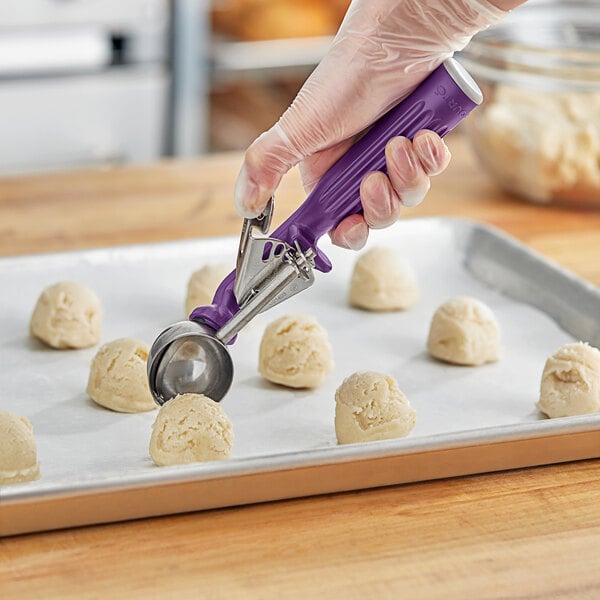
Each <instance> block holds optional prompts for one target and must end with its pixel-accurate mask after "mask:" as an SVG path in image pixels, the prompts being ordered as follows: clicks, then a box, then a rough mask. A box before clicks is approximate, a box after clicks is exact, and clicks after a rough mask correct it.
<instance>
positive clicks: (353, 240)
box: [329, 214, 369, 250]
mask: <svg viewBox="0 0 600 600" xmlns="http://www.w3.org/2000/svg"><path fill="white" fill-rule="evenodd" d="M329 237H330V238H331V241H332V242H333V243H334V244H335V245H336V246H340V247H341V248H348V249H349V250H360V249H361V248H363V247H364V245H365V244H366V243H367V239H368V237H369V226H368V225H367V223H366V221H365V219H364V217H363V216H362V215H360V214H356V215H350V216H349V217H346V218H345V219H344V220H343V221H341V222H340V223H339V224H338V226H337V227H336V228H335V229H333V230H332V231H330V232H329Z"/></svg>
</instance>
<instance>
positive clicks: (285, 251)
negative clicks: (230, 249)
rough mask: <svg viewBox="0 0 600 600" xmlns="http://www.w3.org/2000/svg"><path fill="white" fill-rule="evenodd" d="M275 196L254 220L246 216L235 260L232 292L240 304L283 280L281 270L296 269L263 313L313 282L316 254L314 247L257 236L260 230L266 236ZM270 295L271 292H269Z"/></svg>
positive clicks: (268, 301)
mask: <svg viewBox="0 0 600 600" xmlns="http://www.w3.org/2000/svg"><path fill="white" fill-rule="evenodd" d="M272 214H273V198H270V199H269V202H268V204H267V206H266V208H265V210H264V211H263V212H262V213H261V214H260V215H258V216H257V217H255V218H253V219H244V223H243V225H242V233H241V235H240V245H239V248H238V257H237V263H236V277H235V284H234V287H233V292H234V294H235V298H236V300H237V303H238V305H239V306H240V307H243V306H244V305H246V304H247V303H248V302H249V301H250V300H251V299H252V298H254V297H256V296H258V295H260V294H261V290H265V289H266V288H268V287H269V288H270V287H271V286H269V285H268V284H269V283H270V282H273V280H275V279H281V275H282V270H285V271H289V270H290V266H291V267H293V268H294V270H295V272H296V277H294V278H293V279H291V278H290V277H288V278H287V280H288V283H287V284H286V285H285V286H284V287H283V288H282V289H280V290H278V291H277V294H276V295H275V296H274V297H270V298H267V297H266V298H265V303H264V306H262V305H261V307H260V311H259V312H263V311H265V310H268V309H269V308H272V307H273V306H276V305H277V304H279V303H280V302H283V301H284V300H287V299H288V298H290V297H292V296H294V295H296V294H298V293H299V292H301V291H303V290H305V289H306V288H308V287H310V286H311V285H312V284H313V282H314V273H313V270H314V256H315V253H314V251H313V250H312V249H310V248H309V249H308V250H307V251H304V250H302V249H301V248H300V247H299V246H298V244H296V245H295V246H291V245H290V244H288V243H286V242H283V241H281V240H278V239H276V238H269V237H254V235H253V233H254V231H255V230H258V231H259V232H260V233H261V234H263V235H265V234H266V233H267V231H268V230H269V226H270V224H271V217H272ZM269 296H271V294H269Z"/></svg>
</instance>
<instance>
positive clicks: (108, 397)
mask: <svg viewBox="0 0 600 600" xmlns="http://www.w3.org/2000/svg"><path fill="white" fill-rule="evenodd" d="M147 361H148V346H147V345H146V344H144V342H140V341H139V340H135V339H132V338H120V339H118V340H114V341H112V342H109V343H108V344H104V346H102V347H101V348H100V350H98V352H97V354H96V356H95V357H94V360H93V361H92V366H91V368H90V375H89V378H88V384H87V393H88V394H89V396H90V398H91V399H92V400H94V402H96V403H98V404H100V405H101V406H104V407H106V408H110V409H111V410H115V411H117V412H126V413H134V412H145V411H147V410H154V409H155V408H157V405H156V403H155V402H154V400H153V398H152V394H151V393H150V387H149V386H148V376H147V374H146V363H147Z"/></svg>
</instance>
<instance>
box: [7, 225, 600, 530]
mask: <svg viewBox="0 0 600 600" xmlns="http://www.w3.org/2000/svg"><path fill="white" fill-rule="evenodd" d="M374 245H384V246H388V247H391V248H394V249H396V250H397V251H398V252H399V253H400V254H402V255H404V256H406V257H407V258H408V259H409V261H410V262H411V263H412V265H413V266H414V268H415V270H416V272H417V275H418V279H419V284H420V288H421V299H420V301H419V302H418V304H417V305H416V306H415V307H414V308H412V309H410V310H408V311H406V312H395V313H378V314H377V313H368V312H363V311H360V310H356V309H353V308H350V307H349V306H348V304H347V300H346V299H347V293H348V283H349V279H350V275H351V271H352V267H353V264H354V261H355V260H356V255H355V254H354V253H352V252H349V251H343V250H340V249H338V248H334V247H331V246H330V244H329V243H328V241H326V240H323V245H322V246H323V249H324V250H325V251H326V253H327V254H328V255H329V256H330V257H331V259H332V262H333V264H334V270H333V271H332V273H330V274H327V275H323V274H317V281H316V283H315V285H314V286H313V287H312V288H311V289H309V290H307V291H306V292H304V293H302V294H300V295H298V296H296V297H294V298H292V299H291V300H289V301H288V302H286V303H284V304H282V305H279V306H277V307H275V308H274V309H272V310H271V311H269V312H267V313H264V314H262V315H260V316H259V317H258V318H257V319H255V321H253V322H252V323H251V324H250V325H249V326H248V327H247V329H246V330H244V331H243V332H242V334H241V335H240V336H239V340H238V341H237V343H236V344H235V345H234V346H233V348H232V354H233V359H234V363H235V368H236V374H235V380H234V384H233V387H232V389H231V391H230V392H229V394H228V396H227V397H226V398H225V399H224V401H223V407H224V409H225V410H226V412H227V413H228V414H229V416H230V418H231V420H232V422H233V428H234V433H235V444H234V451H233V456H232V458H231V459H230V460H227V461H220V462H215V463H205V464H193V465H184V466H177V467H168V468H165V467H163V468H159V467H156V466H155V465H154V464H153V463H152V461H151V459H150V457H149V454H148V441H149V437H150V429H151V424H152V422H153V420H154V418H155V416H156V412H154V411H153V412H151V413H143V414H133V415H131V414H120V413H115V412H111V411H109V410H105V409H103V408H101V407H99V406H97V405H95V404H94V403H93V402H92V401H91V400H90V399H89V398H88V397H87V396H86V394H85V387H86V382H87V376H88V369H89V365H90V362H91V360H92V358H93V356H94V354H95V352H96V350H97V348H94V349H88V350H78V351H75V350H71V351H57V350H51V349H48V348H46V347H45V346H44V345H42V344H41V343H39V342H38V341H36V340H33V339H31V338H30V337H29V336H28V323H29V318H30V315H31V311H32V309H33V306H34V304H35V302H36V299H37V297H38V295H39V293H40V291H41V290H42V289H43V288H44V287H45V286H47V285H50V284H52V283H55V282H57V281H61V280H73V281H78V282H81V283H83V284H86V285H89V286H91V287H92V288H93V289H94V290H96V292H97V293H98V295H99V297H100V299H101V302H102V304H103V307H104V325H103V335H102V342H107V341H110V340H112V339H115V338H117V337H124V336H133V337H137V338H140V339H142V340H145V341H146V342H147V343H148V344H150V343H152V341H153V339H154V338H155V336H156V335H157V334H158V333H159V331H160V330H162V329H163V328H164V327H166V326H168V325H169V324H171V323H173V322H175V321H178V320H182V319H184V318H185V314H184V312H183V305H184V296H185V290H186V285H187V281H188V278H189V276H190V274H191V272H192V271H193V270H195V269H197V268H199V267H200V266H202V265H204V264H207V263H214V262H228V263H230V264H232V265H233V264H234V257H235V252H236V248H237V240H236V239H234V238H217V239H200V240H196V241H181V242H173V243H166V244H155V245H144V246H126V247H119V248H111V249H99V250H91V251H82V252H70V253H61V254H47V255H38V256H25V257H16V258H4V259H1V260H0V289H1V290H2V292H1V296H0V323H1V330H2V340H1V341H0V364H1V365H2V366H1V376H0V408H2V409H5V410H9V411H12V412H15V413H18V414H21V415H25V416H27V417H28V418H29V419H30V421H31V422H32V424H33V428H34V432H35V437H36V440H37V446H38V455H39V461H40V466H41V473H42V475H41V478H40V479H39V480H38V481H35V482H30V483H26V484H17V485H11V486H3V487H2V488H1V490H0V534H2V533H4V534H6V533H18V532H21V531H31V530H36V529H49V528H53V527H59V526H68V525H77V524H84V523H93V522H101V521H110V520H116V519H121V518H134V517H143V516H148V515H151V514H168V513H170V512H178V511H183V510H194V509H198V508H208V507H212V506H221V505H231V504H240V503H244V502H251V501H257V500H270V499H275V498H281V497H291V496H300V495H306V494H310V493H321V492H330V491H337V490H340V489H352V488H359V487H370V486H374V485H384V484H391V483H396V482H400V481H416V480H420V479H427V478H431V477H440V476H450V475H454V474H460V473H463V472H464V473H467V472H484V471H488V470H495V469H499V468H511V467H517V466H523V465H524V464H543V463H547V462H556V461H560V460H572V459H574V458H586V457H589V456H600V415H587V416H582V417H573V418H565V419H555V420H549V419H546V418H544V417H543V415H541V414H540V413H539V412H538V411H537V410H536V409H535V406H534V405H535V402H536V400H537V395H538V389H539V380H540V375H541V372H542V369H543V366H544V362H545V360H546V358H547V356H548V355H550V354H552V353H553V352H554V351H555V350H556V349H557V348H558V347H559V346H561V345H562V344H565V343H567V342H571V341H574V340H580V339H581V340H585V341H588V342H590V343H592V344H594V345H596V346H600V291H599V290H598V289H597V288H595V287H594V286H592V285H591V284H588V283H586V282H585V281H583V280H581V279H579V278H577V277H576V276H574V275H572V274H570V273H569V272H567V271H565V270H562V269H560V268H558V267H557V266H555V265H553V264H551V263H549V262H548V261H546V260H545V259H543V258H542V257H540V256H539V255H537V254H535V253H533V252H532V251H530V250H529V249H528V248H527V247H525V246H523V245H522V244H520V243H518V242H516V241H515V240H513V239H512V238H509V237H508V236H506V235H505V234H502V233H500V232H499V231H497V230H495V229H492V228H489V227H487V226H484V225H481V224H477V223H472V222H468V221H463V220H454V219H442V218H434V219H414V220H406V221H404V222H401V223H399V224H398V225H397V226H395V227H393V228H391V229H388V230H385V231H378V232H373V234H372V236H371V239H370V242H369V247H372V246H374ZM455 295H470V296H475V297H477V298H480V299H481V300H483V301H485V302H486V303H488V304H489V305H490V306H491V307H492V309H493V310H494V312H495V314H496V316H497V318H498V321H499V323H500V325H501V329H502V339H503V342H502V343H503V356H502V360H501V361H499V362H498V363H496V364H491V365H485V366H482V367H477V368H468V367H457V366H450V365H446V364H443V363H439V362H436V361H434V360H432V359H431V358H429V357H428V355H427V353H426V351H425V341H426V337H427V333H428V327H429V322H430V319H431V316H432V314H433V312H434V310H435V309H436V308H437V306H439V305H440V304H441V303H442V302H444V301H445V300H446V299H448V298H450V297H452V296H455ZM293 312H303V313H309V314H313V315H315V316H316V317H317V318H318V319H319V321H320V322H321V323H322V324H323V325H324V326H325V328H326V329H327V331H328V332H329V336H330V341H331V344H332V346H333V350H334V356H335V369H334V371H333V372H332V373H331V374H330V375H329V376H328V377H327V380H326V382H325V384H324V385H323V386H322V387H321V388H319V389H317V390H314V391H304V390H290V389H285V388H283V387H279V386H275V385H271V384H269V383H268V382H266V381H264V380H263V379H261V377H260V376H259V374H258V372H257V355H258V346H259V342H260V338H261V335H262V331H263V329H264V326H265V325H266V324H267V323H268V322H270V321H271V320H273V319H275V318H276V317H278V316H281V315H282V314H285V313H293ZM357 370H376V371H381V372H386V373H390V374H392V375H393V376H394V377H395V378H396V379H397V380H398V382H399V385H400V388H401V389H402V390H403V391H404V392H405V393H406V395H407V397H408V398H409V400H410V402H411V404H412V405H413V407H414V408H415V409H416V412H417V425H416V427H415V428H414V430H413V431H412V433H411V434H410V435H409V436H408V437H406V438H404V439H398V440H389V441H383V442H372V443H368V444H356V445H351V446H345V447H341V446H337V444H336V438H335V430H334V411H335V403H334V393H335V389H336V387H337V386H338V385H339V384H340V383H341V381H342V380H343V379H344V377H346V376H347V375H349V374H350V373H352V372H354V371H357ZM579 434H585V435H587V436H588V437H587V438H586V441H585V443H583V442H582V439H583V438H582V439H581V440H580V441H579V443H578V444H577V447H578V448H580V450H577V451H574V450H573V446H574V445H573V443H572V442H573V436H577V435H579ZM589 434H592V435H593V436H594V437H589ZM544 438H547V439H548V440H551V443H545V444H542V445H541V446H539V447H536V449H535V450H531V451H530V452H528V458H527V460H525V459H523V458H522V457H519V456H517V454H518V453H517V452H516V450H515V448H516V447H512V446H511V445H510V444H511V443H517V442H519V443H520V442H523V441H527V440H534V439H544ZM563 439H564V440H570V442H569V443H568V444H567V443H565V447H564V451H563V447H562V446H561V444H562V442H561V440H563ZM502 444H508V445H507V446H504V448H505V450H506V452H503V453H498V452H497V451H496V450H497V447H499V445H502ZM495 446H496V450H494V447H495ZM465 448H476V449H477V448H479V449H480V450H479V451H477V453H476V456H477V458H474V456H475V455H472V456H470V458H469V457H466V456H465V457H464V458H460V457H459V455H458V454H456V455H455V459H456V460H452V455H447V454H444V455H443V456H444V457H445V459H444V460H445V461H446V462H444V461H441V462H440V460H439V457H440V456H442V454H440V453H444V452H449V451H451V450H452V449H459V450H460V449H465ZM544 448H547V451H545V450H544ZM582 448H583V449H582ZM484 449H488V450H489V453H488V454H486V451H484ZM417 454H419V456H420V457H421V458H422V457H423V456H430V457H431V460H432V461H434V460H436V455H437V462H436V463H433V462H432V463H431V466H432V469H428V467H427V465H428V464H429V463H427V461H425V463H423V460H421V459H419V460H417V459H416V458H415V459H414V461H413V462H414V469H412V467H411V464H412V463H411V460H408V461H407V462H406V463H403V465H402V467H400V466H399V463H398V464H396V463H394V464H396V466H395V467H394V466H393V464H392V463H389V465H388V467H389V468H384V467H383V466H382V465H383V463H382V465H380V467H381V468H378V469H377V470H376V471H373V470H371V471H366V472H363V470H361V469H360V468H358V467H357V466H356V465H359V464H363V466H364V465H367V464H368V462H369V460H372V459H373V460H374V459H382V458H385V457H387V458H399V457H410V456H411V455H413V456H416V455H417ZM513 455H514V457H513V458H511V456H513ZM486 456H488V457H489V460H486ZM499 457H500V458H499ZM461 461H462V463H461ZM466 462H470V463H471V464H470V465H469V466H468V467H467V465H466V464H465V463H466ZM386 464H387V463H386ZM434 464H435V468H433V465H434ZM445 464H447V465H448V466H447V468H445V467H444V465H445ZM461 464H462V465H464V468H463V467H462V466H461ZM343 465H345V466H346V467H348V465H354V467H353V469H354V470H353V471H350V470H348V469H347V468H346V470H343V469H342V466H343ZM424 465H425V466H424ZM440 465H441V466H440ZM323 466H327V468H328V470H327V477H324V475H325V472H319V469H318V467H323ZM338 467H339V470H336V469H338ZM307 469H313V470H312V471H310V470H309V471H307ZM388 471H389V472H388ZM370 473H372V474H370ZM258 474H269V477H267V478H266V479H261V480H257V481H255V482H254V483H253V484H252V490H254V491H253V492H250V491H249V489H248V487H247V485H248V481H250V480H248V477H249V476H253V475H258ZM211 482H212V483H213V484H215V482H219V485H218V486H216V485H213V487H210V483H211ZM236 482H239V485H238V484H236ZM242 482H243V483H242ZM181 484H193V487H192V488H190V489H193V493H192V494H188V496H190V497H189V498H188V499H187V501H186V502H184V503H182V502H181V501H178V500H177V496H180V497H184V496H185V494H183V493H182V494H178V493H175V486H176V485H181ZM170 487H172V488H173V493H169V488H170ZM159 488H160V489H161V490H163V491H164V490H166V492H165V493H162V492H161V493H160V494H159V493H158V492H156V496H155V497H153V492H154V491H156V490H158V489H159ZM136 489H137V490H141V489H143V490H144V494H145V496H144V497H143V498H144V499H143V500H142V499H141V498H142V497H138V498H137V499H131V498H130V499H129V503H128V504H127V506H126V508H119V509H117V508H114V509H111V510H108V509H106V506H113V504H114V505H115V506H116V505H119V506H121V505H123V506H125V504H126V503H124V502H121V503H120V504H119V496H118V493H119V492H125V491H131V490H136ZM106 494H109V495H110V494H117V495H116V496H114V497H113V498H112V499H113V501H114V502H113V504H110V503H107V502H103V503H102V506H103V507H104V508H103V509H99V508H98V503H97V502H96V503H93V502H92V500H93V499H94V497H96V498H95V499H96V500H97V499H98V498H99V497H100V495H106ZM103 497H106V496H103ZM74 499H75V500H77V502H79V504H77V503H75V504H74V505H73V504H72V502H73V501H74ZM67 501H70V502H71V504H69V502H67ZM86 502H88V504H86ZM89 502H92V503H91V504H89ZM74 506H75V508H73V507H74ZM77 507H79V508H77ZM42 508H44V509H45V511H44V510H42ZM78 510H79V512H78ZM34 514H35V515H38V516H37V517H34Z"/></svg>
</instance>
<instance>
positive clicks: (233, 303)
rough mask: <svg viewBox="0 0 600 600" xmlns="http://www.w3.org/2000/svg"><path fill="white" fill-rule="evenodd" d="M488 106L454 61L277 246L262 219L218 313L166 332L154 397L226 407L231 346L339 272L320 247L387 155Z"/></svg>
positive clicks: (222, 289) (334, 172) (335, 169)
mask: <svg viewBox="0 0 600 600" xmlns="http://www.w3.org/2000/svg"><path fill="white" fill-rule="evenodd" d="M481 101H482V95H481V91H480V90H479V88H478V87H477V85H476V84H475V82H474V81H473V79H472V78H471V77H470V75H469V74H468V73H467V72H466V71H465V70H464V69H463V68H462V67H461V66H460V64H459V63H457V62H456V61H455V60H454V59H447V60H446V61H444V63H443V64H442V65H441V66H440V67H438V68H437V69H436V70H435V71H434V72H433V73H432V74H431V75H430V76H429V77H428V78H427V79H426V80H425V81H423V83H421V85H419V87H418V88H417V89H416V90H415V91H414V92H413V93H412V94H411V95H410V96H409V97H407V98H405V99H404V100H403V101H402V102H400V103H399V104H398V105H397V106H395V107H394V108H392V109H391V110H390V111H389V112H388V113H387V114H385V115H384V116H383V117H381V118H380V119H379V120H378V121H377V122H376V123H375V124H374V125H373V127H372V128H371V129H370V130H369V132H368V133H367V134H366V135H365V136H363V137H362V138H361V139H360V140H359V141H358V142H356V144H354V145H353V146H352V147H351V148H350V150H349V151H348V152H347V153H346V154H345V155H344V156H342V157H341V158H340V159H339V160H338V161H337V162H336V163H335V164H334V165H333V166H332V167H331V168H330V169H329V171H327V173H325V175H323V177H322V178H321V179H320V180H319V183H318V184H317V186H316V187H315V188H314V190H313V191H312V192H311V194H310V195H309V196H308V198H307V199H306V200H305V202H304V203H303V204H302V205H301V206H300V207H299V208H298V210H296V212H294V214H293V215H292V216H291V217H289V219H288V220H287V221H285V222H284V223H283V224H282V225H281V226H280V227H279V228H278V229H277V230H276V231H275V232H274V233H273V234H272V236H270V237H261V236H265V235H266V234H267V232H268V230H269V226H270V223H271V215H272V211H273V199H271V200H270V202H269V203H268V205H267V207H266V209H265V211H264V212H263V213H262V214H261V215H259V216H258V217H256V218H255V219H245V220H244V222H243V226H242V233H241V236H240V244H239V249H238V258H237V264H236V270H235V271H234V272H232V273H230V274H229V275H228V276H227V277H226V278H225V279H224V280H223V282H222V283H221V285H220V286H219V288H218V289H217V292H216V293H215V297H214V299H213V303H212V304H211V305H209V306H203V307H199V308H197V309H196V310H194V312H193V313H192V314H191V315H190V320H189V321H183V322H180V323H176V324H175V325H173V326H171V327H169V328H168V329H166V330H165V331H163V332H162V333H161V334H160V335H159V336H158V338H157V339H156V341H155V342H154V344H153V345H152V348H151V349H150V355H149V357H148V377H149V383H150V390H151V392H152V395H153V396H154V399H155V400H156V402H157V403H158V404H159V405H162V404H164V403H165V402H167V401H168V400H169V399H171V398H173V397H174V396H176V395H177V394H182V393H187V392H193V393H197V394H205V395H207V396H208V397H210V398H212V399H213V400H215V401H217V402H218V401H220V400H221V399H222V398H223V397H224V396H225V394H226V393H227V391H228V390H229V388H230V386H231V383H232V380H233V363H232V360H231V357H230V355H229V351H228V350H227V345H228V344H232V343H233V342H234V341H235V337H236V335H237V334H238V332H239V331H240V330H241V329H242V328H243V327H244V326H245V325H246V324H247V323H248V322H249V321H250V320H251V319H252V318H253V317H254V316H256V315H257V314H258V313H260V312H263V311H265V310H268V309H269V308H271V307H273V306H275V305H276V304H279V303H280V302H283V301H284V300H286V299H287V298H289V297H291V296H293V295H295V294H297V293H299V292H301V291H302V290H304V289H306V288H307V287H309V286H310V285H312V283H313V282H314V270H315V269H317V270H319V271H322V272H325V273H326V272H328V271H330V270H331V268H332V267H331V263H330V262H329V259H328V258H327V257H326V256H325V254H323V252H322V251H321V250H319V248H318V247H317V242H318V240H319V239H320V238H321V237H322V236H323V235H324V234H325V233H327V232H328V231H331V230H332V229H333V228H335V227H336V226H337V225H338V224H339V223H340V222H341V221H342V220H343V219H345V218H346V217H348V216H350V215H352V214H356V213H358V212H360V211H361V210H362V206H361V202H360V182H361V181H362V178H363V177H364V175H366V174H367V173H369V172H371V171H376V170H379V171H383V172H386V162H385V146H386V144H387V142H388V140H389V139H390V138H392V137H394V136H397V135H403V136H406V137H409V138H412V137H413V136H414V135H415V134H416V133H417V131H419V130H421V129H431V130H433V131H436V132H437V133H438V134H439V135H441V136H443V135H445V134H446V133H448V131H450V130H451V129H452V128H453V127H455V126H456V125H457V124H458V123H459V122H460V121H461V120H462V119H464V118H465V117H466V116H467V114H468V113H469V112H471V110H473V109H474V108H475V107H476V106H477V105H478V104H480V103H481Z"/></svg>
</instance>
